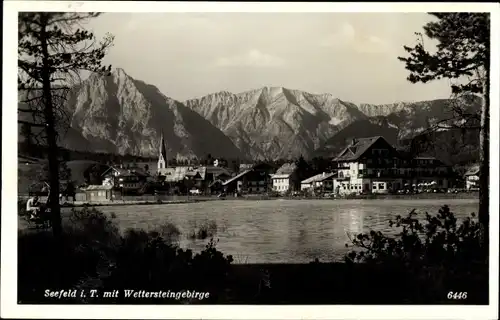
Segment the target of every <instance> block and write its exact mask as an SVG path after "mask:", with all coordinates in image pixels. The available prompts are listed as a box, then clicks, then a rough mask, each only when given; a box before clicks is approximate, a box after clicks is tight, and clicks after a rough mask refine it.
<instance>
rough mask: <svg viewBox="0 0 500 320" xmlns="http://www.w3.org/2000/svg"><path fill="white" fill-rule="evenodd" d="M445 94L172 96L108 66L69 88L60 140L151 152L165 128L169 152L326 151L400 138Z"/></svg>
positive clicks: (428, 119)
mask: <svg viewBox="0 0 500 320" xmlns="http://www.w3.org/2000/svg"><path fill="white" fill-rule="evenodd" d="M451 104H452V100H450V99H437V100H426V101H419V102H395V103H391V104H381V105H377V104H355V103H352V102H349V101H345V100H341V99H339V98H338V97H336V96H334V95H333V94H331V93H319V94H318V93H309V92H307V91H302V90H297V89H289V88H286V87H283V86H263V87H260V88H256V89H250V90H246V91H243V92H240V93H232V92H229V91H227V90H221V91H218V92H214V93H211V94H208V95H204V96H202V97H198V98H193V99H188V100H186V101H183V102H180V101H178V100H175V99H173V98H170V97H167V96H165V95H164V94H163V93H162V92H161V91H160V90H159V89H158V88H157V87H155V86H154V85H151V84H148V83H146V82H144V81H141V80H139V79H135V78H133V77H131V76H130V75H128V74H127V73H126V71H125V70H124V69H123V68H116V69H115V70H113V72H112V73H111V75H110V76H107V77H103V76H100V75H97V74H91V75H90V76H89V77H88V78H87V79H86V80H84V81H83V82H82V83H81V84H79V85H78V86H76V87H75V88H74V89H73V90H72V91H71V93H70V95H69V99H68V102H67V104H66V108H67V111H68V114H69V115H70V124H71V126H70V128H69V130H68V132H67V134H66V135H65V137H64V139H61V142H60V144H61V145H62V146H63V147H66V148H68V149H75V150H81V151H95V152H109V153H117V154H134V155H137V156H155V155H157V153H158V147H159V141H160V133H161V131H163V132H164V133H165V140H166V142H167V148H168V149H169V150H168V154H169V156H170V157H181V158H182V157H198V158H200V157H205V156H207V155H208V154H210V155H212V156H215V157H226V158H240V159H253V160H266V159H269V160H276V159H291V158H297V157H299V156H301V155H302V156H304V157H312V156H315V155H317V154H322V155H324V156H328V157H331V156H334V155H333V154H330V153H329V150H330V151H331V152H333V150H337V149H338V147H339V145H342V147H343V146H344V144H345V143H346V141H347V140H348V139H350V138H352V137H362V136H376V135H385V136H386V139H388V140H389V141H390V142H391V143H393V142H394V143H398V141H401V140H405V139H406V140H407V139H409V138H411V137H413V136H417V135H419V134H421V133H422V132H424V131H425V130H426V128H429V127H430V126H432V125H433V124H435V123H437V122H438V121H441V120H443V119H446V118H449V117H450V116H451V114H450V110H449V107H450V106H451ZM82 149H83V150H82Z"/></svg>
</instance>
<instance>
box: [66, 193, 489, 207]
mask: <svg viewBox="0 0 500 320" xmlns="http://www.w3.org/2000/svg"><path fill="white" fill-rule="evenodd" d="M440 199H443V200H449V199H451V200H479V196H478V194H477V193H458V194H450V193H439V194H435V193H431V194H414V195H387V194H385V195H382V194H381V195H366V196H348V197H339V198H326V197H270V196H259V195H254V196H253V195H250V196H246V197H237V198H235V197H226V198H218V197H200V198H196V197H192V198H190V199H183V200H160V201H150V200H115V201H113V202H111V201H109V202H108V201H106V202H104V201H103V202H87V201H75V202H69V203H64V204H61V207H62V208H72V207H83V206H95V207H110V206H131V205H169V204H189V203H198V202H208V201H225V200H227V201H272V200H275V201H276V200H281V201H315V200H330V201H339V200H341V201H349V200H353V201H359V200H372V201H373V200H440Z"/></svg>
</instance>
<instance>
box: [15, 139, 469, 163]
mask: <svg viewBox="0 0 500 320" xmlns="http://www.w3.org/2000/svg"><path fill="white" fill-rule="evenodd" d="M478 146H479V134H478V132H475V131H473V130H469V131H466V132H462V131H461V130H449V131H443V132H433V133H427V134H421V135H419V136H417V137H415V138H412V139H406V140H400V141H398V143H397V148H398V149H400V150H405V151H406V152H408V153H410V154H411V155H413V156H417V155H420V156H422V155H425V156H433V157H436V158H437V159H439V160H441V161H443V162H444V163H446V164H448V165H451V166H454V167H466V166H468V165H470V164H473V163H476V162H477V160H478V158H479V151H478ZM343 147H345V146H339V148H338V150H330V153H331V155H321V156H316V157H314V158H312V159H307V163H308V164H309V166H310V167H311V169H312V171H314V172H322V171H330V170H332V169H335V168H334V167H333V164H332V161H331V160H332V158H334V155H335V154H336V151H337V152H340V151H341V150H342V149H343ZM19 154H21V155H24V156H28V157H33V158H38V159H45V158H47V148H46V147H45V146H41V145H37V144H27V143H24V142H20V143H19ZM59 154H60V159H61V161H71V160H92V161H96V162H99V163H103V164H120V163H122V164H129V165H133V164H134V163H145V162H147V163H155V162H157V161H158V158H157V157H156V156H154V157H141V156H136V155H131V154H125V155H119V154H111V153H104V152H88V151H75V150H69V149H66V148H60V149H59ZM299 158H300V157H299ZM215 159H217V160H218V161H219V162H220V163H221V165H223V166H226V167H228V168H230V169H232V170H233V171H239V167H240V164H243V163H258V162H266V163H269V164H271V165H274V166H276V167H279V166H281V165H283V164H284V163H286V162H291V161H298V160H299V159H278V160H273V159H263V160H260V161H257V160H254V161H252V160H247V159H224V158H219V157H212V155H211V154H207V155H206V156H205V157H200V158H196V157H193V158H191V159H168V163H167V164H168V165H169V166H176V165H193V166H196V165H211V164H213V163H214V160H215Z"/></svg>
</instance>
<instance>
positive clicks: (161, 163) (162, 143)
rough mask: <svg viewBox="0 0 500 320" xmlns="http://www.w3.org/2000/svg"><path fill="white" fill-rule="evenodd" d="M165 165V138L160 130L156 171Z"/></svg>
mask: <svg viewBox="0 0 500 320" xmlns="http://www.w3.org/2000/svg"><path fill="white" fill-rule="evenodd" d="M166 167H167V147H166V146H165V139H164V138H163V130H162V132H161V139H160V150H159V155H158V172H159V173H160V170H161V169H165V168H166Z"/></svg>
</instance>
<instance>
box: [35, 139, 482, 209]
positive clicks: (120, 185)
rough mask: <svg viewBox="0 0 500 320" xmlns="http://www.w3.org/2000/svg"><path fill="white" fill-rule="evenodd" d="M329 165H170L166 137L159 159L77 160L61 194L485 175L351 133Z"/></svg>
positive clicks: (359, 187) (92, 197)
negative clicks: (319, 169) (455, 168)
mask: <svg viewBox="0 0 500 320" xmlns="http://www.w3.org/2000/svg"><path fill="white" fill-rule="evenodd" d="M155 165H156V166H155ZM330 168H332V169H331V170H329V171H328V172H326V171H325V172H314V170H312V169H311V168H310V166H309V165H308V164H307V162H305V161H304V160H302V163H301V161H294V162H287V163H284V164H283V165H281V166H276V165H275V164H273V163H267V162H264V161H261V162H257V163H249V164H245V163H242V164H240V165H239V169H238V170H234V169H232V168H229V167H228V165H227V163H226V162H225V161H223V160H218V159H214V160H213V161H212V163H211V164H210V165H198V166H196V165H177V166H168V165H167V149H166V146H165V142H164V139H163V137H162V138H161V142H160V148H159V152H158V162H157V163H145V164H135V165H132V166H131V165H126V166H124V165H123V164H120V165H108V164H106V165H104V164H100V163H97V162H92V161H80V162H79V161H73V163H72V165H71V168H70V169H71V171H72V175H71V181H66V182H63V183H65V185H66V187H63V188H62V189H63V191H62V192H61V197H64V198H65V200H66V201H68V200H72V201H77V202H84V203H106V202H113V201H117V200H124V199H134V200H135V201H139V200H146V201H147V200H158V199H162V198H166V197H168V196H188V197H193V198H194V197H196V196H210V197H217V198H221V199H225V198H226V197H250V196H252V195H254V196H256V195H261V196H262V195H265V196H268V197H280V196H292V197H323V198H324V197H331V198H338V197H340V198H342V197H346V196H353V195H360V196H362V195H380V194H416V193H426V192H427V193H429V192H432V193H445V192H448V193H450V192H453V193H456V192H458V191H459V190H462V191H475V190H477V182H478V179H479V168H478V166H471V167H470V168H469V170H468V171H467V172H466V173H465V175H463V176H460V175H458V174H457V173H456V172H454V171H453V169H452V167H451V166H448V165H446V164H444V163H443V162H441V161H440V160H439V159H436V158H433V157H413V158H412V157H410V156H409V155H407V154H405V153H404V152H402V151H399V150H397V149H396V148H395V147H393V146H392V145H391V144H389V143H388V142H387V141H386V139H384V137H382V136H375V137H368V138H359V139H352V141H351V142H350V143H349V145H347V146H346V147H345V148H344V149H343V150H342V152H340V154H339V155H338V156H337V157H334V158H333V159H331V167H330ZM68 185H71V187H70V188H69V187H67V186H68ZM46 189H47V188H44V187H43V186H42V188H41V190H40V188H38V189H34V190H38V192H41V193H42V196H43V193H44V192H46ZM34 190H30V191H29V193H33V192H34Z"/></svg>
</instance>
